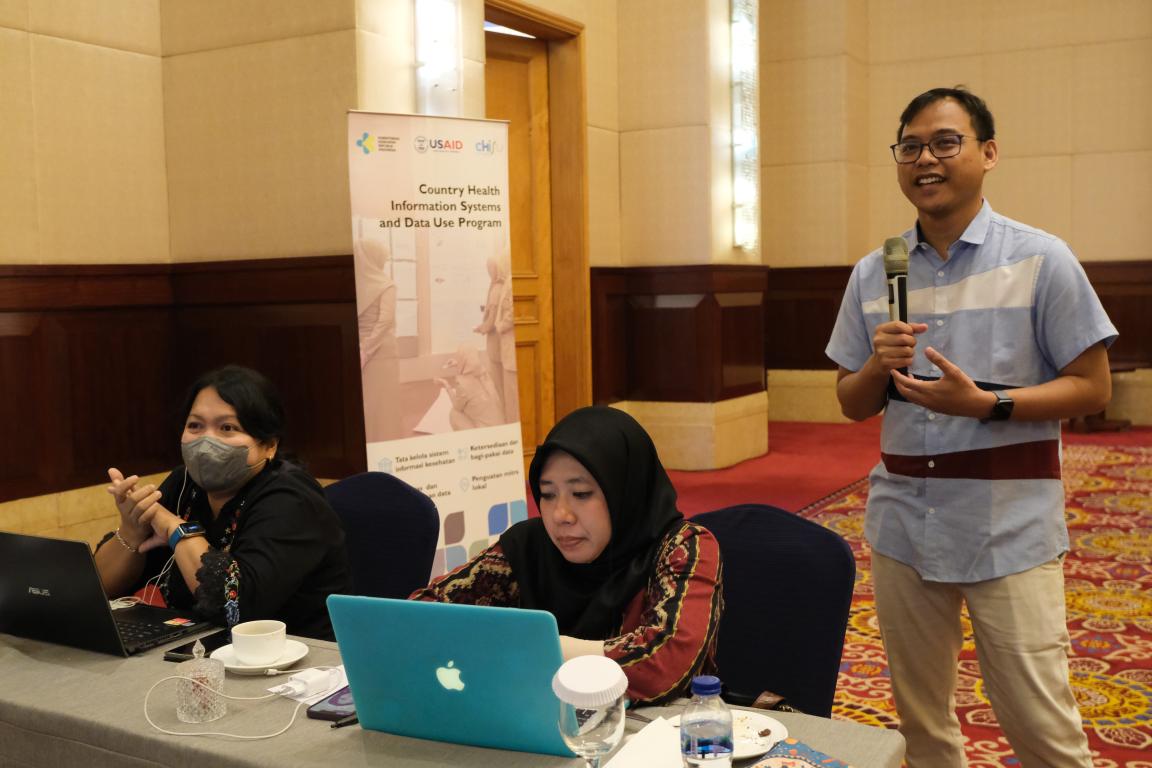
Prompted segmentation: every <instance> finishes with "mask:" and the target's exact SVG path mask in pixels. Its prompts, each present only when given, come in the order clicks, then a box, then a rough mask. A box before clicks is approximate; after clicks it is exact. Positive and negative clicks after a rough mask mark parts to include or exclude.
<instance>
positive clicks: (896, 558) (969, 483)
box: [826, 88, 1117, 768]
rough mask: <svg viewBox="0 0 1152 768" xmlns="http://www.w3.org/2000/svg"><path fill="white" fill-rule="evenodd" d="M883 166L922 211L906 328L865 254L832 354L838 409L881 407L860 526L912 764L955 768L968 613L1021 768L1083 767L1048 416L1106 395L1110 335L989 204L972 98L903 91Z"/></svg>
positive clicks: (1078, 289)
mask: <svg viewBox="0 0 1152 768" xmlns="http://www.w3.org/2000/svg"><path fill="white" fill-rule="evenodd" d="M892 155H893V157H894V158H895V160H896V164H897V165H896V176H897V179H898V181H899V182H900V189H901V191H902V192H903V193H904V196H905V197H907V198H908V200H909V201H910V202H911V203H912V205H914V206H915V207H916V211H917V218H916V224H915V226H914V227H913V228H912V229H910V230H908V231H907V232H905V233H904V240H905V241H906V243H907V244H908V248H909V251H910V256H909V260H908V306H909V313H908V318H909V321H908V322H901V321H898V320H889V316H888V298H887V297H888V288H887V283H886V278H885V268H884V262H883V258H882V254H881V251H879V250H877V251H874V252H873V253H870V254H869V255H868V256H866V257H864V259H863V260H862V261H860V263H858V264H857V265H856V267H855V269H854V270H853V271H852V277H851V279H850V280H849V282H848V288H847V290H846V291H845V293H844V300H843V303H842V304H841V307H840V314H839V316H838V317H837V320H836V327H835V329H834V330H833V332H832V338H831V340H830V341H829V343H828V348H827V350H826V353H827V355H828V356H829V357H830V358H832V360H834V361H835V362H836V363H837V364H838V365H839V366H840V371H839V378H838V381H837V390H836V393H837V397H838V399H839V401H840V407H841V410H843V412H844V414H845V415H846V416H848V417H849V418H852V419H856V420H860V419H866V418H868V417H869V416H873V415H874V414H876V413H879V412H880V411H881V410H883V411H884V427H883V432H882V436H881V462H880V463H879V464H877V465H876V467H875V469H873V470H872V473H871V476H870V478H869V479H870V483H871V489H870V491H869V498H868V510H867V515H866V522H865V533H866V535H867V538H868V541H869V543H870V544H871V546H872V553H873V555H872V565H873V578H874V581H875V589H876V609H877V614H878V617H879V621H880V629H881V633H882V635H883V638H884V645H885V648H886V650H887V653H888V660H889V665H890V669H891V674H892V688H893V693H894V695H895V698H896V708H897V710H898V712H899V714H900V720H901V726H900V731H901V733H903V734H904V737H905V738H906V739H907V743H908V753H907V764H908V766H909V768H953V767H955V768H961V767H962V766H964V765H965V764H966V763H965V759H964V747H963V741H962V737H961V733H960V722H959V720H958V719H957V717H956V713H955V690H956V679H957V671H956V663H957V656H958V654H959V652H960V647H961V642H962V633H961V626H960V611H961V604H962V603H967V606H968V613H969V616H970V618H971V621H972V629H973V633H974V634H975V638H976V651H977V657H978V659H979V662H980V670H981V673H982V675H983V677H984V682H985V689H986V690H987V692H988V698H989V699H990V700H991V702H992V707H993V710H994V711H995V713H996V717H997V719H998V720H999V721H1000V725H1001V727H1002V728H1003V730H1004V733H1005V735H1006V736H1007V738H1008V741H1009V742H1010V743H1011V745H1012V748H1013V749H1014V750H1015V752H1016V755H1017V757H1018V758H1019V759H1020V762H1021V764H1022V765H1023V766H1025V767H1026V768H1041V766H1044V767H1045V768H1063V767H1064V766H1076V767H1077V768H1089V767H1090V766H1091V764H1092V760H1091V758H1090V756H1089V753H1088V742H1087V738H1086V737H1085V735H1084V731H1083V727H1082V724H1081V720H1080V714H1079V712H1078V711H1077V709H1076V702H1075V699H1074V698H1073V696H1072V690H1071V686H1070V685H1069V682H1068V656H1067V654H1068V649H1069V637H1068V628H1067V624H1066V620H1065V609H1064V573H1063V566H1062V564H1063V559H1064V554H1065V553H1066V552H1067V551H1068V529H1067V527H1066V525H1065V523H1064V488H1063V484H1062V482H1061V479H1060V419H1062V418H1065V417H1071V416H1078V415H1081V414H1087V413H1096V412H1098V411H1100V410H1101V409H1103V407H1104V405H1105V404H1106V403H1107V402H1108V400H1109V398H1110V397H1111V391H1112V384H1111V378H1110V375H1109V372H1108V353H1107V347H1108V345H1110V344H1111V343H1112V341H1113V340H1114V339H1115V338H1116V335H1117V334H1116V328H1115V327H1114V326H1113V325H1112V323H1111V322H1110V321H1109V320H1108V316H1107V315H1106V314H1105V312H1104V309H1103V308H1102V307H1101V305H1100V301H1099V299H1098V298H1097V297H1096V294H1095V292H1094V291H1093V290H1092V286H1091V285H1090V284H1089V282H1088V279H1087V277H1085V275H1084V271H1083V269H1082V268H1081V267H1080V264H1079V263H1078V262H1077V261H1076V257H1075V256H1074V255H1073V254H1072V252H1071V251H1070V250H1069V248H1068V246H1067V245H1066V244H1065V243H1064V242H1063V241H1061V240H1060V239H1059V238H1056V237H1054V236H1052V235H1050V234H1048V233H1046V232H1042V231H1040V230H1038V229H1034V228H1032V227H1029V226H1026V225H1024V224H1020V223H1019V222H1016V221H1012V220H1011V219H1008V218H1005V217H1004V216H1001V215H999V214H997V213H995V212H994V211H993V210H992V208H991V207H990V206H989V205H988V203H987V202H986V201H985V200H984V198H983V194H982V187H983V182H984V175H985V174H986V173H988V171H990V170H992V169H993V168H995V167H996V162H997V158H998V149H997V146H996V140H995V128H994V125H993V120H992V115H991V113H990V112H989V111H988V107H987V106H986V105H985V104H984V102H983V100H981V99H980V98H979V97H977V96H975V95H973V94H972V93H969V92H968V91H966V90H964V89H963V88H935V89H933V90H930V91H928V92H926V93H923V94H921V95H919V96H917V97H916V98H915V99H913V100H912V102H911V103H910V104H909V105H908V107H907V108H906V109H905V110H904V113H903V114H902V115H901V116H900V128H899V131H898V132H897V142H896V143H895V144H893V145H892ZM903 368H906V369H907V372H908V373H907V375H905V374H904V373H902V372H901V369H903ZM889 382H892V385H890V384H889Z"/></svg>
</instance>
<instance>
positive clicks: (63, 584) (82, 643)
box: [0, 531, 210, 656]
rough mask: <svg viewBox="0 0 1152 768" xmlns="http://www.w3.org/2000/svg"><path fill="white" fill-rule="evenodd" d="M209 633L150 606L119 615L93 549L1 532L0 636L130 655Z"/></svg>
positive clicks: (189, 619)
mask: <svg viewBox="0 0 1152 768" xmlns="http://www.w3.org/2000/svg"><path fill="white" fill-rule="evenodd" d="M209 626H210V625H209V624H208V622H205V621H202V620H200V619H197V618H195V617H194V616H192V615H191V614H189V613H182V612H180V611H172V610H168V609H166V608H156V607H153V606H150V605H135V606H132V607H131V608H120V609H117V610H112V608H111V606H110V605H109V604H108V597H107V596H106V595H105V594H104V588H103V587H102V586H101V585H100V574H99V573H97V571H96V562H95V561H94V560H93V559H92V552H91V550H90V549H89V548H88V545H87V544H86V543H84V542H83V541H68V540H66V539H48V538H44V537H43V536H28V535H25V534H20V533H8V532H6V531H0V632H6V633H8V634H10V635H19V636H21V637H28V638H32V639H33V640H45V641H47V642H50V643H59V644H60V645H70V646H72V647H74V648H84V649H86V650H89V651H100V652H102V653H111V654H115V655H118V656H128V655H131V654H133V653H138V652H140V651H143V650H146V649H148V648H154V647H156V646H158V645H163V644H165V643H169V642H171V641H173V640H176V639H178V638H181V637H183V636H185V635H189V634H193V633H195V632H200V631H203V630H205V629H207V628H208V627H209Z"/></svg>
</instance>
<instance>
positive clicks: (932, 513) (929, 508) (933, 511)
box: [928, 507, 936, 515]
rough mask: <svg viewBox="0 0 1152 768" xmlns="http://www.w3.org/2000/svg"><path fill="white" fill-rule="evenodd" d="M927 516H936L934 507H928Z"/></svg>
mask: <svg viewBox="0 0 1152 768" xmlns="http://www.w3.org/2000/svg"><path fill="white" fill-rule="evenodd" d="M928 514H930V515H934V514H936V507H928Z"/></svg>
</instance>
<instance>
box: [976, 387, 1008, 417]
mask: <svg viewBox="0 0 1152 768" xmlns="http://www.w3.org/2000/svg"><path fill="white" fill-rule="evenodd" d="M992 394H994V395H996V404H995V405H993V406H992V412H991V413H990V414H988V415H987V416H986V417H984V418H983V419H980V423H981V424H987V423H988V422H990V421H1008V419H1010V418H1012V407H1013V406H1015V405H1016V401H1015V400H1013V399H1012V398H1010V397H1008V395H1006V394H1004V392H1002V391H1000V390H997V391H995V392H993V393H992Z"/></svg>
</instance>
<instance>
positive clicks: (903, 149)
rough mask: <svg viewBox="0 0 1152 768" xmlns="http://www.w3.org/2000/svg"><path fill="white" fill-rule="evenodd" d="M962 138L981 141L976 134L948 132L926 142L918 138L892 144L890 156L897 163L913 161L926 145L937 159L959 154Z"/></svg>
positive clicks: (918, 156) (918, 157)
mask: <svg viewBox="0 0 1152 768" xmlns="http://www.w3.org/2000/svg"><path fill="white" fill-rule="evenodd" d="M964 139H976V141H983V139H980V138H978V137H976V136H964V135H963V134H959V133H949V134H946V135H944V136H937V137H936V138H934V139H932V140H931V141H928V142H923V141H920V140H919V139H907V140H906V141H900V142H897V143H895V144H893V145H892V147H891V149H892V157H894V158H895V159H896V162H898V163H914V162H916V161H917V160H919V159H920V155H921V153H923V152H924V147H928V151H929V152H931V153H932V156H933V157H935V158H936V159H937V160H940V159H943V158H945V157H955V156H956V155H958V154H960V146H961V145H962V144H963V143H964Z"/></svg>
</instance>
